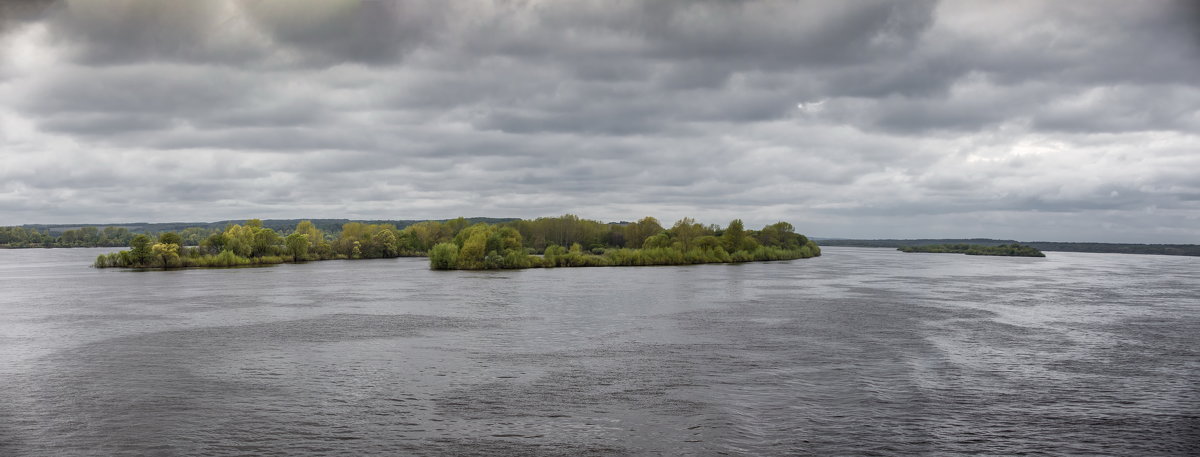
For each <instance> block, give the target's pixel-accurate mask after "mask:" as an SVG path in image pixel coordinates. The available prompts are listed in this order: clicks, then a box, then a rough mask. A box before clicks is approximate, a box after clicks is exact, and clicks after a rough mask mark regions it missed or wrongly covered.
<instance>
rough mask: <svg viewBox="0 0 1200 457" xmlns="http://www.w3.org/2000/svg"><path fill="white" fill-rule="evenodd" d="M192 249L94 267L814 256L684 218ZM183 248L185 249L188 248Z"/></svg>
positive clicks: (300, 238)
mask: <svg viewBox="0 0 1200 457" xmlns="http://www.w3.org/2000/svg"><path fill="white" fill-rule="evenodd" d="M210 233H211V234H210V235H209V236H207V238H204V239H203V240H202V241H201V242H199V245H198V246H185V242H184V238H183V237H181V236H180V235H179V234H177V233H174V232H166V233H162V234H159V235H158V236H157V237H153V236H150V235H146V234H139V235H136V236H133V237H132V239H131V240H130V242H129V247H130V249H128V250H124V251H119V252H113V253H109V254H102V255H100V256H98V257H97V258H96V260H95V262H94V263H93V264H92V265H93V266H94V267H96V268H141V269H171V268H227V267H240V266H255V265H273V264H280V263H289V262H307V261H318V260H336V259H375V258H394V257H419V256H428V257H429V259H430V268H432V269H435V270H488V269H515V268H551V267H582V266H641V265H689V264H698V263H737V262H754V261H767V260H791V259H802V258H809V257H816V256H819V255H821V248H820V247H819V246H817V244H816V243H815V242H813V241H812V240H809V239H808V238H807V237H805V236H804V235H801V234H798V233H795V230H794V229H793V227H792V225H791V224H789V223H786V222H779V223H775V224H771V225H768V226H766V227H763V228H762V230H746V229H745V228H744V226H743V224H742V221H741V220H734V221H732V222H730V223H729V225H728V226H726V227H724V228H722V227H719V226H716V225H708V226H705V225H701V224H698V223H696V222H695V220H693V219H691V218H684V219H682V220H680V221H678V222H676V223H675V225H674V226H672V227H671V228H663V227H662V226H661V225H660V224H659V222H658V220H656V219H654V218H652V217H646V218H642V219H641V220H638V221H637V222H618V223H607V224H606V223H602V222H598V221H594V220H588V219H581V218H579V217H577V216H574V215H570V214H568V215H564V216H559V217H542V218H537V219H532V220H516V221H509V222H502V223H497V224H487V223H482V222H481V223H477V224H474V225H471V224H470V223H469V222H468V221H467V220H466V219H464V218H458V219H451V220H448V221H426V222H419V223H416V224H412V225H409V226H407V227H405V228H404V229H397V228H396V227H395V226H394V225H390V224H363V223H359V222H350V223H346V224H344V225H343V226H342V227H341V231H340V232H338V233H328V232H325V231H322V230H319V229H317V228H316V227H315V226H314V225H313V224H312V223H311V222H310V221H301V222H300V223H298V224H297V225H296V227H295V229H293V230H291V231H290V232H286V231H285V233H282V234H281V233H279V232H276V231H275V230H272V229H270V228H266V227H263V226H262V222H261V221H260V220H258V219H251V220H249V221H246V223H245V224H244V225H237V224H233V225H229V226H227V227H225V229H224V230H221V231H216V232H215V233H214V232H210ZM188 244H190V243H188Z"/></svg>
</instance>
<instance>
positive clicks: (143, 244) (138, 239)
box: [129, 233, 154, 266]
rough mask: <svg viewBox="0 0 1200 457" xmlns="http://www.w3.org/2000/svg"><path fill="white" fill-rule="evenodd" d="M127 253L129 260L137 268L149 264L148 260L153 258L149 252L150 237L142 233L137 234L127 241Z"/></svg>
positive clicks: (152, 254)
mask: <svg viewBox="0 0 1200 457" xmlns="http://www.w3.org/2000/svg"><path fill="white" fill-rule="evenodd" d="M129 251H130V252H129V255H130V256H131V257H132V259H131V260H133V262H134V263H135V264H137V265H138V266H143V265H146V264H148V263H150V258H151V257H153V256H154V253H153V252H151V251H150V237H149V236H147V235H146V234H144V233H139V234H137V235H136V236H134V237H133V239H132V240H130V241H129Z"/></svg>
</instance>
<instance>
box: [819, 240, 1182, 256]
mask: <svg viewBox="0 0 1200 457" xmlns="http://www.w3.org/2000/svg"><path fill="white" fill-rule="evenodd" d="M817 240H818V242H819V243H820V244H821V246H854V247H867V248H899V247H901V246H926V245H932V244H981V245H985V246H999V245H1002V244H1015V243H1020V244H1024V245H1026V246H1032V247H1034V248H1036V249H1038V250H1042V251H1058V252H1103V253H1115V254H1159V255H1187V256H1200V245H1196V244H1133V243H1069V242H1059V241H1029V242H1025V241H1016V240H995V239H991V238H969V239H964V238H942V239H915V240H896V239H884V240H852V239H820V238H818V239H817Z"/></svg>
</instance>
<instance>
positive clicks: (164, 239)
mask: <svg viewBox="0 0 1200 457" xmlns="http://www.w3.org/2000/svg"><path fill="white" fill-rule="evenodd" d="M158 242H159V244H173V245H175V255H179V254H181V249H182V246H183V237H181V236H179V234H178V233H175V232H163V233H161V234H159V235H158Z"/></svg>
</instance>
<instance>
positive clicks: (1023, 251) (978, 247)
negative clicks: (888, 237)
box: [897, 243, 1046, 257]
mask: <svg viewBox="0 0 1200 457" xmlns="http://www.w3.org/2000/svg"><path fill="white" fill-rule="evenodd" d="M897 250H899V251H902V252H929V253H937V254H966V255H996V256H1007V257H1045V256H1046V254H1043V253H1042V251H1039V250H1037V249H1034V248H1032V247H1029V246H1024V245H1020V244H1016V243H1013V244H1001V245H999V246H985V245H982V244H927V245H923V246H901V247H899V248H897Z"/></svg>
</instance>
